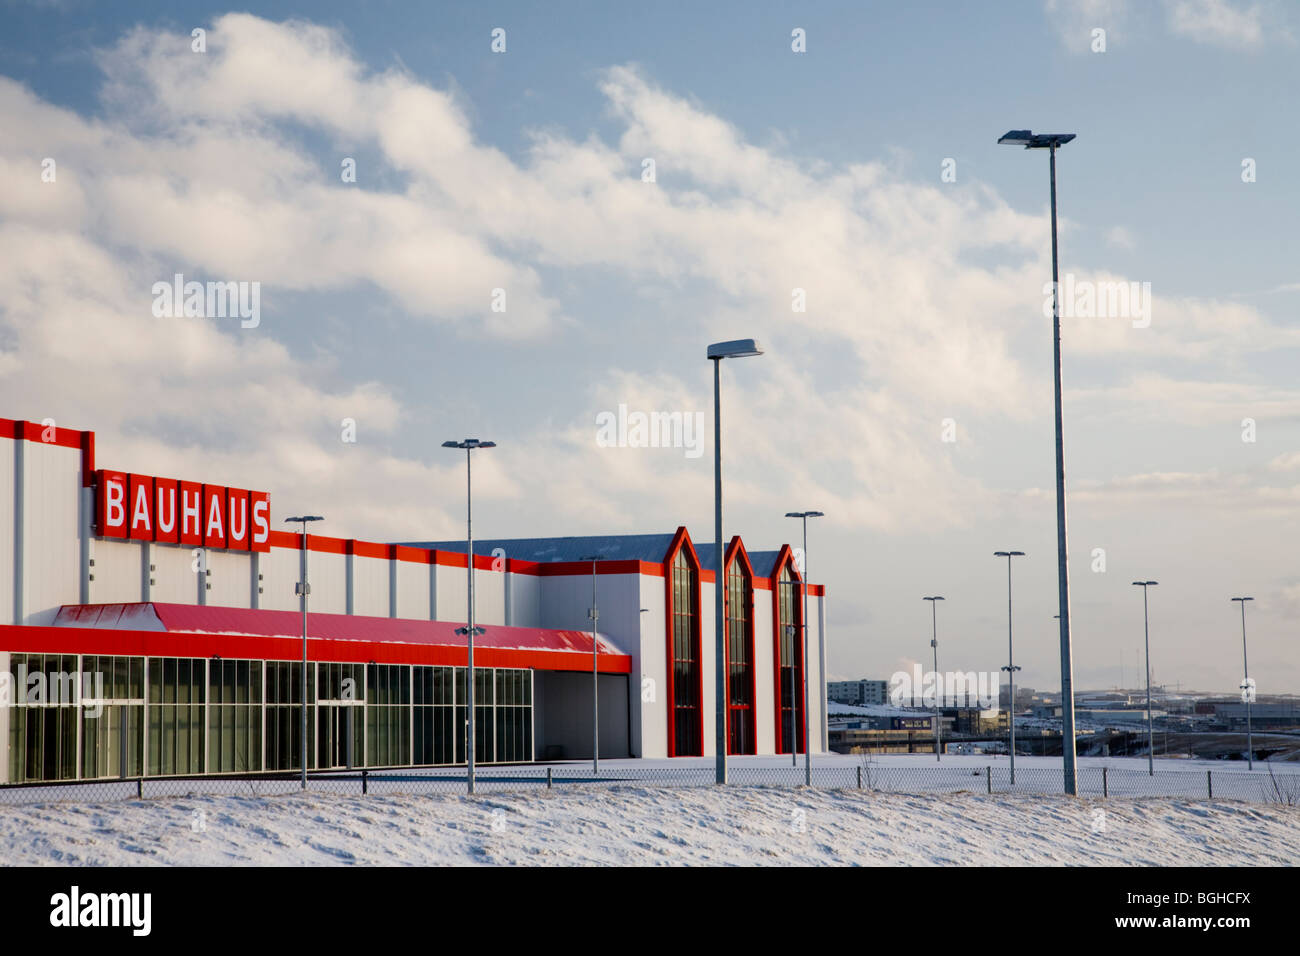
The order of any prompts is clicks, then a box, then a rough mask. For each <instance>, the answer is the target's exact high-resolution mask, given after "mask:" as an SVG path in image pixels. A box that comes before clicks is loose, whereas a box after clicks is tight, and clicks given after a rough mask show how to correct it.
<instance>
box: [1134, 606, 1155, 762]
mask: <svg viewBox="0 0 1300 956" xmlns="http://www.w3.org/2000/svg"><path fill="white" fill-rule="evenodd" d="M1159 583H1160V582H1159V581H1134V582H1133V586H1134V587H1135V588H1141V589H1142V643H1143V644H1144V645H1145V646H1146V656H1147V776H1149V777H1154V776H1155V775H1156V770H1155V753H1156V735H1155V730H1154V729H1152V728H1153V726H1154V724H1153V722H1152V717H1151V618H1150V615H1149V614H1148V611H1147V588H1151V587H1155V586H1156V585H1157V584H1159Z"/></svg>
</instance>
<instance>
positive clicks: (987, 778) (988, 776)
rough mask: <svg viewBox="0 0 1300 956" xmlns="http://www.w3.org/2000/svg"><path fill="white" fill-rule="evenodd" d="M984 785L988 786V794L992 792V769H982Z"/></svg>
mask: <svg viewBox="0 0 1300 956" xmlns="http://www.w3.org/2000/svg"><path fill="white" fill-rule="evenodd" d="M984 783H985V784H986V785H987V786H988V791H989V793H992V792H993V768H992V767H985V768H984Z"/></svg>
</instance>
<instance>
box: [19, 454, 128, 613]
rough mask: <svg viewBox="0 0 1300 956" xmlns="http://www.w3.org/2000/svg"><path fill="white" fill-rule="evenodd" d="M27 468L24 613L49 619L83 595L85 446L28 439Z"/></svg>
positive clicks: (25, 487)
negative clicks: (83, 475)
mask: <svg viewBox="0 0 1300 956" xmlns="http://www.w3.org/2000/svg"><path fill="white" fill-rule="evenodd" d="M23 472H24V477H23V501H24V509H23V510H24V515H23V519H24V522H25V524H24V530H23V551H24V554H23V564H24V570H25V574H24V582H23V618H24V621H25V622H26V623H28V624H49V623H50V622H51V621H52V620H54V614H55V612H57V610H58V608H59V606H60V605H62V604H76V603H78V602H79V601H80V599H81V593H80V592H81V577H80V572H81V564H80V562H81V536H80V525H79V518H80V501H81V449H79V448H64V447H62V446H60V445H50V444H43V443H41V442H32V441H29V442H24V448H23ZM11 500H12V499H11ZM10 540H12V539H10ZM139 578H140V565H139V563H138V561H137V564H136V590H135V593H136V595H137V597H136V598H135V600H139V596H138V595H139V593H140V589H139ZM11 580H12V578H11Z"/></svg>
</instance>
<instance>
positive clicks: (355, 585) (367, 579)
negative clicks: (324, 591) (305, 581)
mask: <svg viewBox="0 0 1300 956" xmlns="http://www.w3.org/2000/svg"><path fill="white" fill-rule="evenodd" d="M309 580H311V579H310V578H309ZM315 596H316V586H315V585H314V584H313V585H312V597H313V598H314V597H315ZM352 613H353V614H361V615H364V616H367V617H388V559H387V558H366V557H362V556H361V555H359V554H354V555H352Z"/></svg>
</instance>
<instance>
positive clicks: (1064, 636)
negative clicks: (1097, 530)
mask: <svg viewBox="0 0 1300 956" xmlns="http://www.w3.org/2000/svg"><path fill="white" fill-rule="evenodd" d="M1074 137H1075V134H1074V133H1033V132H1031V131H1030V130H1027V129H1013V130H1011V131H1010V132H1008V133H1006V134H1005V135H1003V136H1002V137H1000V138H999V139H998V142H999V143H1001V144H1003V145H1007V146H1023V147H1024V148H1025V149H1045V150H1047V152H1048V158H1049V164H1050V167H1051V189H1052V354H1053V357H1054V372H1055V375H1054V379H1055V391H1056V564H1057V587H1058V590H1059V592H1060V595H1059V601H1060V606H1061V756H1062V760H1063V763H1064V783H1065V792H1066V793H1068V794H1070V795H1071V796H1073V795H1075V794H1076V793H1078V786H1077V783H1076V780H1075V764H1076V762H1077V755H1076V749H1075V740H1074V657H1073V652H1072V650H1071V647H1070V574H1069V570H1068V567H1067V565H1066V544H1065V441H1064V438H1063V437H1062V427H1061V309H1060V298H1061V297H1060V275H1059V272H1058V267H1057V245H1056V151H1057V150H1058V149H1059V148H1060V147H1062V146H1064V145H1065V144H1066V143H1068V142H1070V141H1071V140H1072V139H1074Z"/></svg>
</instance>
